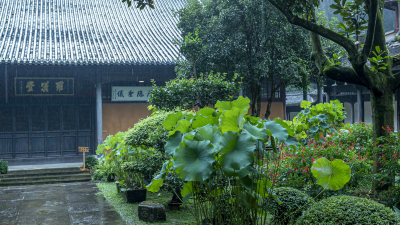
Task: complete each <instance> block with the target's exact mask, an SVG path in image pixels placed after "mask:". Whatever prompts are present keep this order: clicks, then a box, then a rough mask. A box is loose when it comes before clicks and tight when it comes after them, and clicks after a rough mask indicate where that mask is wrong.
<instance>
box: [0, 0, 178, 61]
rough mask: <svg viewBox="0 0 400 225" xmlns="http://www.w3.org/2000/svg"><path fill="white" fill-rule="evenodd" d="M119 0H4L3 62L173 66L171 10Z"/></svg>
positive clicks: (0, 27) (163, 4) (0, 19)
mask: <svg viewBox="0 0 400 225" xmlns="http://www.w3.org/2000/svg"><path fill="white" fill-rule="evenodd" d="M184 4H185V0H160V1H157V2H156V4H155V9H151V8H149V7H147V8H145V9H144V10H139V9H136V8H135V7H131V8H128V7H127V5H126V3H122V2H121V0H0V63H18V64H30V63H32V64H37V63H38V64H52V65H57V64H79V65H80V64H174V63H175V60H176V58H177V56H178V48H177V47H176V46H175V45H174V41H175V40H177V39H178V38H179V37H180V32H179V30H178V28H177V27H176V24H177V22H178V18H176V17H174V15H173V14H174V13H173V10H178V9H180V8H182V7H183V6H184Z"/></svg>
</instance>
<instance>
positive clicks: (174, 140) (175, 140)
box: [165, 131, 182, 155]
mask: <svg viewBox="0 0 400 225" xmlns="http://www.w3.org/2000/svg"><path fill="white" fill-rule="evenodd" d="M181 141H182V133H181V132H179V131H177V132H175V133H174V134H173V135H171V136H169V137H168V140H167V143H165V152H166V153H167V154H169V155H174V154H175V151H176V149H177V148H178V147H179V144H180V143H181Z"/></svg>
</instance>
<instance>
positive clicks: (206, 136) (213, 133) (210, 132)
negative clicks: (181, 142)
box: [195, 124, 222, 153]
mask: <svg viewBox="0 0 400 225" xmlns="http://www.w3.org/2000/svg"><path fill="white" fill-rule="evenodd" d="M221 137H222V136H221V131H220V130H219V129H218V127H216V126H212V125H210V124H209V125H207V126H204V127H200V128H198V129H197V130H196V135H195V139H196V140H198V141H203V140H209V141H210V143H211V144H212V152H213V153H216V152H219V151H220V149H221Z"/></svg>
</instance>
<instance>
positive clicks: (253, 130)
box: [243, 122, 269, 142]
mask: <svg viewBox="0 0 400 225" xmlns="http://www.w3.org/2000/svg"><path fill="white" fill-rule="evenodd" d="M243 128H244V129H245V131H246V132H247V133H248V134H249V135H250V136H252V137H253V138H254V139H256V140H261V141H263V142H266V141H267V139H268V137H269V136H268V134H267V130H266V129H265V128H259V127H257V126H254V125H252V124H250V123H249V122H246V123H244V125H243Z"/></svg>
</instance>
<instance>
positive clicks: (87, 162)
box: [85, 155, 98, 169]
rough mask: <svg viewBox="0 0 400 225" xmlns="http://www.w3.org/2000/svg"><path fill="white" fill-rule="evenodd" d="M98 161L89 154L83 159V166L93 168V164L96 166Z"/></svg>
mask: <svg viewBox="0 0 400 225" xmlns="http://www.w3.org/2000/svg"><path fill="white" fill-rule="evenodd" d="M97 164H98V161H97V159H96V157H95V156H94V155H90V156H88V157H87V158H86V160H85V166H86V168H88V169H93V168H94V167H95V166H97Z"/></svg>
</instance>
